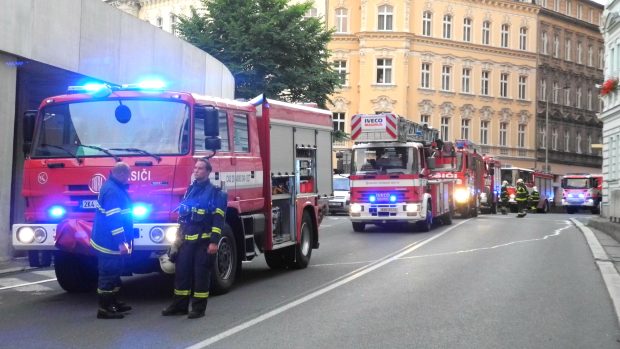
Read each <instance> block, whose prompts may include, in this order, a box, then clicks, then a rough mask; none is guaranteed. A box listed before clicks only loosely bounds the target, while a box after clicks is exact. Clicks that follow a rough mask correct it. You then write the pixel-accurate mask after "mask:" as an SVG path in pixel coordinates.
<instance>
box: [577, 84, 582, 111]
mask: <svg viewBox="0 0 620 349" xmlns="http://www.w3.org/2000/svg"><path fill="white" fill-rule="evenodd" d="M581 97H582V96H581V87H578V88H577V96H576V99H577V105H576V107H577V108H581Z"/></svg>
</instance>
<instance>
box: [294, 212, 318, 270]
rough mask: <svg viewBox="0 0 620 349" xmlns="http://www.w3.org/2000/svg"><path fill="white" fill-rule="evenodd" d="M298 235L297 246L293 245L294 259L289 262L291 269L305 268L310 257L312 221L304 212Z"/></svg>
mask: <svg viewBox="0 0 620 349" xmlns="http://www.w3.org/2000/svg"><path fill="white" fill-rule="evenodd" d="M300 235H301V236H300V239H299V244H296V245H295V259H293V260H290V261H289V265H290V266H291V267H292V268H293V269H304V268H306V267H307V266H308V264H309V263H310V257H311V256H312V219H310V215H309V214H308V212H304V216H303V218H302V221H301V233H300Z"/></svg>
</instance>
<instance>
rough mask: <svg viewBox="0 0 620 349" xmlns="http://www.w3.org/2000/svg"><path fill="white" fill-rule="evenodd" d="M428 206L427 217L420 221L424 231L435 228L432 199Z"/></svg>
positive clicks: (419, 224)
mask: <svg viewBox="0 0 620 349" xmlns="http://www.w3.org/2000/svg"><path fill="white" fill-rule="evenodd" d="M426 207H427V208H426V219H425V220H424V221H422V222H418V228H419V230H420V231H422V232H428V231H431V228H433V210H432V207H431V203H430V201H429V202H428V204H427V206H426Z"/></svg>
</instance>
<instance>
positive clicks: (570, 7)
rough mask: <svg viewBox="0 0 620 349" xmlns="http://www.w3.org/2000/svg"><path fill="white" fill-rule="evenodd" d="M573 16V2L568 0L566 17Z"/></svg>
mask: <svg viewBox="0 0 620 349" xmlns="http://www.w3.org/2000/svg"><path fill="white" fill-rule="evenodd" d="M572 14H573V2H572V1H571V0H566V15H567V16H570V15H572Z"/></svg>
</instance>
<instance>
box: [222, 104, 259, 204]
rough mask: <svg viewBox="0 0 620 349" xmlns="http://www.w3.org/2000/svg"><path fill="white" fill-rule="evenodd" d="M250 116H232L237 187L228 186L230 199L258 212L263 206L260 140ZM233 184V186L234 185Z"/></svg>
mask: <svg viewBox="0 0 620 349" xmlns="http://www.w3.org/2000/svg"><path fill="white" fill-rule="evenodd" d="M252 122H254V123H255V122H256V120H255V119H254V120H253V119H251V118H250V117H249V115H248V114H246V113H241V112H235V113H234V114H233V123H232V126H233V129H232V137H233V142H232V143H233V149H232V153H231V164H232V170H233V171H234V177H233V178H234V180H233V183H234V188H233V187H232V186H230V187H229V190H228V198H229V200H234V201H238V202H239V206H240V208H241V210H242V211H244V212H245V211H251V210H255V209H256V206H257V205H261V204H262V196H263V194H262V183H263V179H262V178H263V175H262V171H261V168H262V165H261V164H262V163H261V159H260V157H259V154H260V152H259V151H258V140H257V136H258V134H257V132H256V127H255V125H252V124H251V123H252ZM231 184H232V183H231Z"/></svg>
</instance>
